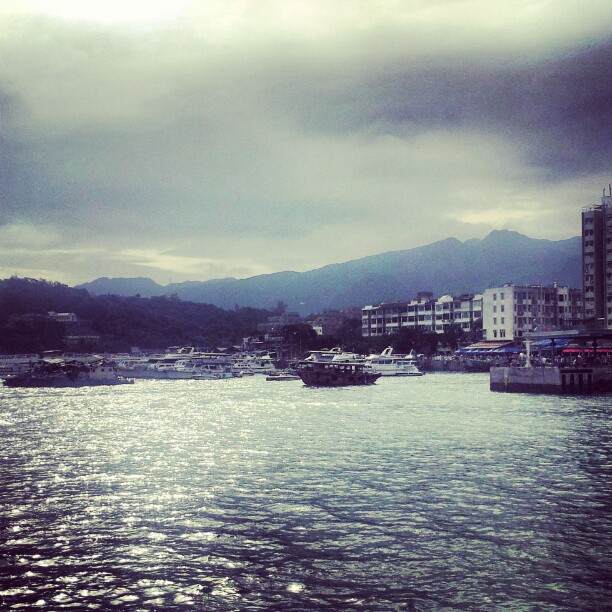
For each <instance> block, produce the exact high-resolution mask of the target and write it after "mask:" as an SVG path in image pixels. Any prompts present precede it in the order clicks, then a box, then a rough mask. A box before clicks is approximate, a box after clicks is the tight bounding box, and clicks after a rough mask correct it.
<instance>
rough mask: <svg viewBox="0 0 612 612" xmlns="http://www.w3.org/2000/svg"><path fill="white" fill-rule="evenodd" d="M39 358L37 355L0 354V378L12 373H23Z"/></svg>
mask: <svg viewBox="0 0 612 612" xmlns="http://www.w3.org/2000/svg"><path fill="white" fill-rule="evenodd" d="M38 360H39V358H38V355H33V354H31V355H0V379H2V378H6V377H7V376H10V375H12V374H24V373H25V372H29V371H30V370H31V369H32V366H33V364H34V363H36V362H37V361H38Z"/></svg>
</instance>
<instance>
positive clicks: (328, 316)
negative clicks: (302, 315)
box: [310, 310, 348, 336]
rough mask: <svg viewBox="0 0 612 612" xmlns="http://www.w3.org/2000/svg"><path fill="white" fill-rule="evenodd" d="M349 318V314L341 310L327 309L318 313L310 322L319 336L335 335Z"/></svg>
mask: <svg viewBox="0 0 612 612" xmlns="http://www.w3.org/2000/svg"><path fill="white" fill-rule="evenodd" d="M347 318H348V317H347V315H346V314H344V313H342V312H340V311H339V310H326V311H324V312H321V313H319V314H318V315H316V316H315V317H314V319H313V320H312V321H311V323H310V324H311V325H312V329H314V330H315V332H317V334H318V335H319V336H333V335H334V334H336V333H337V332H338V331H339V330H340V328H341V327H342V324H343V323H344V322H345V321H346V320H347Z"/></svg>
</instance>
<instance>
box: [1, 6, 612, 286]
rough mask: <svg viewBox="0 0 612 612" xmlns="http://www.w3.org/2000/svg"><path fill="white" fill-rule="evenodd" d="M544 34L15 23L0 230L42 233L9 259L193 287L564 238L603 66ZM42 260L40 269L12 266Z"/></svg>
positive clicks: (593, 178)
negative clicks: (501, 238) (441, 246)
mask: <svg viewBox="0 0 612 612" xmlns="http://www.w3.org/2000/svg"><path fill="white" fill-rule="evenodd" d="M272 4H273V3H272ZM566 4H571V3H566ZM412 5H414V6H417V5H419V6H420V7H421V8H422V10H423V11H425V12H426V14H428V13H427V11H429V10H430V7H431V6H432V4H431V3H429V4H427V3H418V2H415V3H412ZM464 5H465V3H461V2H450V3H444V2H442V3H437V4H436V5H435V6H436V7H437V8H436V10H437V9H442V8H444V11H450V13H449V15H451V16H452V14H453V13H452V11H457V10H459V9H460V7H463V6H464ZM347 6H348V5H347ZM441 14H444V13H441ZM361 19H362V20H363V19H364V15H363V14H362V15H361ZM556 19H557V22H556V25H557V31H555V27H554V25H555V24H553V25H551V26H550V27H548V26H547V28H543V27H540V26H538V28H535V26H533V24H532V26H531V28H526V33H525V34H524V35H519V34H518V33H517V32H511V33H509V32H508V31H501V32H500V31H499V30H498V29H496V27H497V26H496V27H491V28H489V29H488V30H486V32H484V34H481V33H480V32H479V31H478V29H477V28H474V27H473V26H471V25H469V24H468V25H465V27H464V28H463V29H461V28H459V27H457V26H454V25H451V24H452V19H451V17H450V16H449V17H448V18H444V19H441V20H440V21H439V22H437V21H436V22H435V23H434V25H431V26H423V28H422V29H419V27H417V26H415V25H414V24H412V25H410V27H408V26H406V27H404V26H403V25H402V21H401V19H398V23H400V25H390V23H391V22H392V21H393V20H390V19H389V20H387V21H385V22H384V23H382V24H379V25H376V26H375V27H367V28H366V27H361V29H360V28H354V29H351V28H348V29H346V28H345V29H343V30H342V31H340V32H339V33H334V32H331V33H330V32H328V31H327V30H326V29H325V22H324V20H322V21H321V24H322V25H321V28H322V31H323V32H324V33H323V34H318V33H317V35H316V36H314V35H313V37H312V38H309V37H304V36H296V37H292V36H289V35H286V34H285V35H279V34H278V33H272V34H271V35H270V36H269V37H268V36H264V35H262V36H261V37H256V38H253V37H249V36H245V37H244V38H239V39H236V40H235V41H234V40H232V39H231V36H228V37H227V38H224V39H223V40H222V41H220V42H219V41H214V40H210V39H206V38H204V37H200V36H198V35H196V34H193V33H192V32H185V31H184V30H182V29H180V28H177V29H176V30H173V29H172V28H168V29H165V30H155V31H154V32H152V33H151V32H144V33H143V32H140V31H135V32H132V31H130V30H126V29H121V28H103V27H99V26H92V25H87V24H83V23H80V24H76V25H75V24H70V23H66V22H58V21H56V20H53V19H40V18H38V19H35V20H31V19H30V20H28V19H23V20H20V21H17V22H15V23H16V25H15V27H14V28H13V30H12V33H11V37H9V39H7V40H8V42H6V41H5V42H4V43H0V52H2V54H3V56H4V58H5V59H6V60H7V61H6V62H4V64H3V66H2V67H0V119H1V122H2V130H1V132H0V145H1V147H2V149H1V151H0V180H1V192H0V198H1V200H0V204H1V210H0V213H1V214H0V223H4V224H5V225H6V226H11V227H13V230H10V231H11V232H12V233H11V236H13V235H14V233H15V230H14V228H25V227H30V228H38V230H39V231H38V233H37V232H32V237H33V238H32V240H33V242H32V245H31V246H30V247H28V248H29V250H26V251H20V252H19V253H17V254H13V255H12V256H11V259H10V260H9V257H8V253H7V252H5V253H4V256H5V261H10V262H11V265H13V266H17V267H20V268H22V269H24V270H25V269H44V270H47V269H48V268H53V267H54V266H58V265H59V264H58V262H59V261H61V260H62V258H63V259H64V260H65V259H66V258H65V252H66V251H67V250H68V251H69V250H70V249H74V251H75V253H76V252H77V251H78V252H79V255H78V257H76V256H75V258H73V260H72V263H71V265H72V264H74V266H75V267H74V270H75V271H74V273H73V276H74V277H75V278H77V277H78V280H87V278H88V277H90V276H91V274H92V270H94V269H99V270H100V271H99V275H103V274H105V275H108V274H109V273H110V272H108V271H107V270H105V269H104V268H105V267H106V268H112V270H113V274H115V275H117V272H116V270H117V268H121V266H122V265H124V267H125V269H126V270H130V271H136V272H137V271H138V270H140V272H141V273H142V272H145V271H146V272H147V273H149V271H150V270H154V269H156V266H157V267H158V269H159V270H163V274H164V275H166V273H167V272H168V271H172V270H177V269H179V270H180V269H181V266H183V267H184V269H185V278H193V279H195V278H205V277H207V276H208V275H210V274H214V275H218V276H225V275H230V274H242V275H248V274H249V272H248V271H249V270H251V271H252V273H259V272H263V271H274V270H278V269H286V268H295V269H307V268H309V267H314V266H317V265H323V264H325V263H329V262H332V261H341V260H346V259H351V258H355V257H359V256H361V255H366V254H369V253H375V252H380V251H384V250H389V249H394V248H404V247H409V246H416V245H417V244H423V243H427V242H431V241H433V240H436V239H440V238H444V237H446V236H449V235H455V236H457V237H459V238H469V237H472V236H474V235H482V234H484V233H486V231H488V230H489V229H492V228H494V227H507V228H509V229H517V230H519V231H524V232H526V233H529V234H531V235H534V236H541V237H548V238H560V237H567V236H569V235H572V234H573V233H575V232H576V231H578V229H577V228H578V222H577V221H576V219H577V218H578V217H577V215H576V213H575V211H574V208H576V207H579V206H581V205H583V204H584V203H588V201H586V202H585V201H584V200H585V199H587V198H589V197H596V194H597V193H599V187H600V185H599V182H600V180H601V179H602V177H604V178H605V182H606V183H607V182H608V178H607V177H605V173H606V172H607V171H609V168H610V149H609V144H608V143H609V141H610V125H611V124H612V122H611V121H610V119H612V117H610V113H611V111H610V104H609V100H610V99H612V95H611V94H612V91H611V85H610V83H611V79H610V76H609V75H610V74H611V70H610V68H611V66H610V62H611V59H610V58H611V57H612V55H611V53H610V51H611V50H612V48H611V45H610V44H609V42H606V33H605V31H604V30H605V28H603V27H602V28H599V27H598V28H595V29H593V28H591V29H590V30H589V29H588V28H585V31H587V30H588V35H585V36H584V37H583V38H581V37H580V36H579V35H577V34H576V33H575V31H577V30H579V29H580V28H579V27H578V26H576V27H575V28H574V29H573V30H572V28H571V27H570V25H571V24H570V22H569V21H568V18H566V17H563V16H561V17H558V18H556ZM576 19H578V18H576ZM578 21H579V20H578ZM363 23H365V22H363ZM419 23H420V22H419ZM423 23H426V22H425V21H423ZM534 23H535V22H534ZM578 25H580V23H578ZM453 28H454V29H453ZM534 28H535V29H534ZM483 31H484V30H483ZM534 33H538V34H540V36H539V38H538V37H535V36H533V35H534ZM451 34H452V35H451ZM536 39H537V40H538V42H537V44H535V43H534V42H532V41H533V40H536ZM228 41H229V42H228ZM484 213H486V214H484ZM432 220H433V222H432ZM7 231H9V230H7ZM7 235H8V234H7ZM314 245H317V247H316V248H315V247H314ZM11 248H13V247H11ZM37 249H38V250H39V251H40V253H41V254H40V255H39V256H38V261H39V262H43V261H44V262H46V263H45V266H46V267H45V268H41V266H40V265H38V266H37V265H35V263H32V265H30V266H29V268H28V266H27V263H26V262H27V261H31V262H34V261H35V260H36V258H37V256H36V251H37ZM0 250H1V249H0ZM122 258H123V259H122ZM142 267H144V268H146V270H144V271H143V270H142V269H140V268H142ZM77 268H78V269H77ZM224 271H225V272H224ZM238 271H239V272H238ZM133 273H134V272H133ZM85 274H86V275H87V277H84V276H79V275H85ZM152 276H155V275H154V274H152ZM163 280H164V282H167V278H166V276H163ZM175 280H178V278H177V277H175Z"/></svg>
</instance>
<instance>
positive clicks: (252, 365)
mask: <svg viewBox="0 0 612 612" xmlns="http://www.w3.org/2000/svg"><path fill="white" fill-rule="evenodd" d="M233 368H234V370H235V371H236V372H242V373H243V374H244V375H245V376H250V375H251V374H272V373H273V372H276V366H275V365H274V359H273V357H272V356H271V355H239V356H236V357H235V358H234V362H233Z"/></svg>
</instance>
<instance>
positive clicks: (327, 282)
mask: <svg viewBox="0 0 612 612" xmlns="http://www.w3.org/2000/svg"><path fill="white" fill-rule="evenodd" d="M580 270H581V238H580V237H579V236H576V237H573V238H567V239H564V240H557V241H554V240H547V239H543V238H530V237H528V236H525V235H524V234H520V233H519V232H515V231H510V230H494V231H492V232H491V233H489V234H488V235H487V236H485V237H484V238H481V239H479V238H472V239H469V240H466V241H464V242H461V241H460V240H458V239H457V238H452V237H449V238H445V239H443V240H439V241H436V242H433V243H430V244H427V245H424V246H420V247H415V248H412V249H402V250H395V251H386V252H384V253H380V254H377V255H368V256H365V257H361V258H358V259H353V260H349V261H346V262H343V263H333V264H327V265H325V266H322V267H320V268H316V269H313V270H308V271H306V272H295V271H289V270H288V271H282V272H273V273H270V274H262V275H258V276H252V277H249V278H245V279H235V278H231V277H230V278H224V279H212V280H208V281H185V282H182V283H170V284H168V285H166V286H163V285H159V284H157V283H155V281H153V280H151V279H147V278H143V277H139V278H137V279H126V278H116V279H109V278H108V277H102V278H100V279H96V280H94V281H92V282H90V283H82V284H80V285H77V287H79V288H84V289H87V290H88V291H90V292H91V293H93V294H96V295H101V294H103V293H117V295H136V294H137V293H138V294H139V295H141V296H142V297H151V296H153V295H171V294H176V295H177V296H178V297H179V298H181V299H183V300H190V301H194V302H206V303H210V304H214V305H215V306H219V307H221V308H233V307H234V306H235V305H239V306H253V307H257V308H273V307H274V306H275V305H276V304H277V303H278V302H279V301H283V302H285V303H286V304H287V306H288V307H289V309H290V310H295V311H298V312H300V313H301V314H307V313H311V312H319V311H321V310H323V309H326V308H344V307H349V306H363V305H365V304H375V303H379V302H382V301H392V300H407V299H411V298H413V297H415V296H416V294H417V292H419V291H432V292H433V293H434V295H436V296H440V295H445V294H461V293H480V292H482V291H483V290H484V289H486V288H487V287H493V286H498V285H502V284H504V283H508V282H514V283H516V284H552V283H553V282H554V281H557V282H559V284H561V285H569V286H572V287H579V286H580V285H581V276H580ZM132 280H133V281H135V282H134V283H131V281H132ZM111 289H112V290H111ZM137 289H139V290H137ZM149 292H151V293H149Z"/></svg>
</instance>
